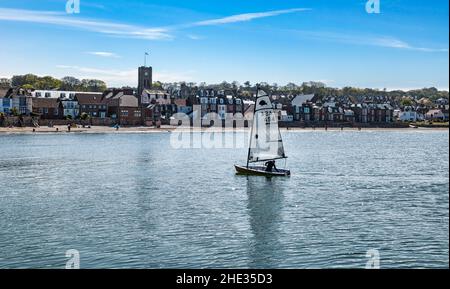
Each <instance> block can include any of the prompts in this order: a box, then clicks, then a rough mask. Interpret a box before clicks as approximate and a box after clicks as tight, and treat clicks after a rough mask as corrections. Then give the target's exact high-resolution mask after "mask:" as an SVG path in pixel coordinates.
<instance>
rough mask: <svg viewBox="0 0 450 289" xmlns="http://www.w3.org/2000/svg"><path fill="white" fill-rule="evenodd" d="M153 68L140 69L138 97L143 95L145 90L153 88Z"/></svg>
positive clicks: (142, 67)
mask: <svg viewBox="0 0 450 289" xmlns="http://www.w3.org/2000/svg"><path fill="white" fill-rule="evenodd" d="M152 74H153V69H152V67H150V66H149V67H146V66H141V67H139V68H138V92H137V93H138V95H142V92H143V91H144V90H145V89H151V88H152V79H153V75H152Z"/></svg>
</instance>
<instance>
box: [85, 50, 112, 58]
mask: <svg viewBox="0 0 450 289" xmlns="http://www.w3.org/2000/svg"><path fill="white" fill-rule="evenodd" d="M86 54H90V55H94V56H100V57H106V58H120V56H119V55H118V54H116V53H113V52H105V51H88V52H86Z"/></svg>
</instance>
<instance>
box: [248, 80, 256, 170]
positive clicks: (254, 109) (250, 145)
mask: <svg viewBox="0 0 450 289" xmlns="http://www.w3.org/2000/svg"><path fill="white" fill-rule="evenodd" d="M258 92H259V85H258V84H257V85H256V99H255V105H254V107H253V121H252V128H251V130H250V142H249V145H248V154H247V169H248V164H249V160H250V148H251V147H252V139H253V123H254V122H255V114H256V103H257V101H258Z"/></svg>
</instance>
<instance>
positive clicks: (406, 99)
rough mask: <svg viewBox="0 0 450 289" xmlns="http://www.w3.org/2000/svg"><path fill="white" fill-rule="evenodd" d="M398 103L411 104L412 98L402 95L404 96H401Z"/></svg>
mask: <svg viewBox="0 0 450 289" xmlns="http://www.w3.org/2000/svg"><path fill="white" fill-rule="evenodd" d="M400 104H401V105H402V106H411V105H412V104H413V103H412V100H411V99H410V98H409V97H404V98H402V100H401V101H400Z"/></svg>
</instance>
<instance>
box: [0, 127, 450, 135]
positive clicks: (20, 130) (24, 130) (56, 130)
mask: <svg viewBox="0 0 450 289" xmlns="http://www.w3.org/2000/svg"><path fill="white" fill-rule="evenodd" d="M174 130H177V131H190V130H191V128H181V127H174V126H161V127H160V128H156V127H120V128H119V129H118V130H117V129H115V128H113V127H108V126H91V127H84V128H83V127H82V126H78V127H72V128H71V129H70V132H69V131H68V129H67V126H54V127H39V128H32V127H12V128H8V127H0V135H2V134H49V133H53V134H67V133H77V134H79V133H165V132H166V133H167V132H172V131H174ZM247 130H248V129H247V128H235V129H233V128H224V129H222V128H198V127H195V128H192V131H193V132H224V131H225V132H229V131H235V132H243V131H247ZM435 130H439V131H443V130H444V131H445V130H449V129H448V128H445V127H444V128H417V129H415V128H376V127H375V128H361V131H435ZM281 131H284V132H287V131H288V132H308V131H341V128H339V127H332V128H330V127H329V128H328V129H325V128H323V127H320V128H311V127H308V128H289V129H287V128H281ZM342 131H358V128H348V127H346V128H343V129H342Z"/></svg>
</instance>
